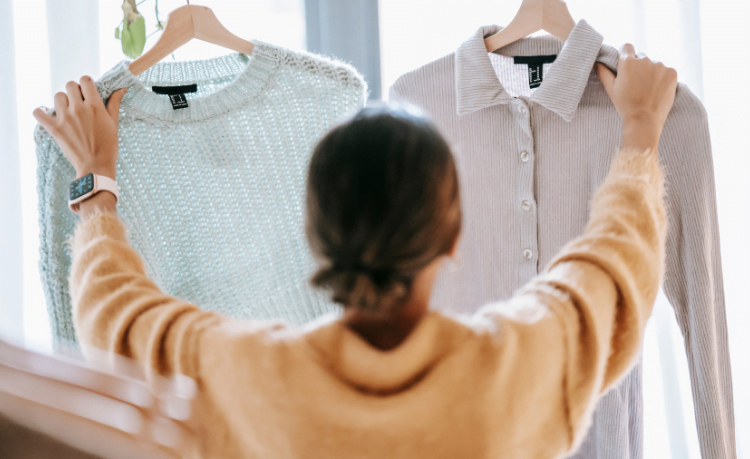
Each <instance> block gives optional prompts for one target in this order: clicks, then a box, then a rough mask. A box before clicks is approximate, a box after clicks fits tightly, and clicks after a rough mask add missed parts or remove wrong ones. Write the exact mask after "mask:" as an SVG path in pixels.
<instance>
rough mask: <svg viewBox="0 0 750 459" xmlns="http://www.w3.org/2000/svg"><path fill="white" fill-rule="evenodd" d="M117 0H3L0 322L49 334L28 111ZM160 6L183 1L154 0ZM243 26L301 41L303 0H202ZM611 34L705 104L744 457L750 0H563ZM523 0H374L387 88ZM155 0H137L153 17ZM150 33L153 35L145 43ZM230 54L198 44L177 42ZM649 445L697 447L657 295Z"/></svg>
mask: <svg viewBox="0 0 750 459" xmlns="http://www.w3.org/2000/svg"><path fill="white" fill-rule="evenodd" d="M121 3H122V2H121V0H66V1H61V0H0V45H1V46H0V87H2V88H3V90H2V91H0V145H2V146H1V147H0V334H2V335H3V336H15V337H16V338H20V337H23V338H24V339H25V340H26V342H27V343H28V344H30V345H35V346H41V347H49V346H50V342H51V341H50V336H49V326H48V319H47V314H46V309H45V303H44V296H43V294H42V290H41V285H40V284H39V274H38V269H37V261H38V258H39V257H38V224H37V218H38V214H37V194H36V158H35V155H34V144H33V141H32V138H31V134H32V131H33V129H34V126H35V121H34V119H33V118H32V116H31V112H32V110H33V109H34V108H35V107H37V106H39V105H47V106H49V105H51V104H52V95H53V94H54V92H57V91H60V90H62V89H63V86H64V83H65V82H66V81H68V80H70V79H74V78H78V77H79V76H81V75H83V74H90V75H92V76H94V77H97V76H99V75H101V73H103V72H104V71H106V70H107V69H109V68H111V67H112V66H113V65H114V64H115V63H117V62H118V61H119V60H121V59H123V58H124V56H123V55H122V53H121V51H120V49H119V43H118V42H117V41H116V40H115V39H114V28H115V26H117V24H118V23H119V21H120V20H121V19H122V12H121V10H120V4H121ZM159 3H160V7H161V11H162V19H164V16H166V14H164V13H165V12H168V11H170V10H171V9H173V8H175V7H177V6H180V5H182V4H184V2H183V1H181V0H161V1H160V2H159ZM200 3H202V4H205V5H208V6H210V7H212V8H213V9H214V11H215V12H216V13H217V15H218V16H219V18H220V19H221V20H222V22H223V23H225V25H226V26H227V27H228V28H229V29H230V30H232V31H233V32H235V33H237V34H238V35H240V36H243V37H246V38H258V39H261V40H265V41H268V42H272V43H275V44H279V45H282V46H288V47H291V48H304V44H305V43H304V37H305V28H304V9H303V3H304V2H303V1H302V0H254V1H252V2H248V1H243V0H235V1H230V0H201V2H200ZM567 3H568V5H569V7H570V10H571V12H572V14H573V16H574V17H576V18H585V19H586V20H587V21H588V22H589V23H591V24H592V25H593V26H594V27H595V28H596V29H597V30H598V31H599V32H601V33H602V34H603V35H604V38H605V42H606V43H609V44H612V45H619V44H621V43H624V42H626V41H629V42H632V43H634V44H635V46H636V48H638V49H639V50H643V51H645V52H646V53H648V54H649V55H650V56H651V57H653V58H655V59H659V60H662V61H664V62H665V63H667V64H668V65H671V66H673V67H675V68H677V70H678V72H679V74H680V80H681V81H682V82H684V83H686V84H688V86H690V88H691V90H693V92H695V93H696V94H697V95H698V96H699V97H700V98H701V99H702V100H703V102H704V104H705V106H706V109H707V110H708V114H709V122H710V127H711V136H712V143H713V151H714V166H715V171H716V184H717V185H716V186H717V195H718V208H719V223H720V230H721V242H722V257H723V265H724V283H725V292H726V305H727V317H728V322H729V339H730V346H731V354H732V369H733V375H734V398H735V416H736V428H737V432H736V433H737V442H738V450H739V455H740V458H742V459H750V359H749V358H748V357H747V352H748V351H750V334H748V333H745V331H744V330H743V327H745V326H747V325H750V308H749V307H748V305H749V304H750V282H748V280H747V278H748V277H749V276H748V274H750V270H749V269H748V268H747V267H746V260H748V259H750V238H748V237H747V235H748V234H750V204H749V202H750V180H748V179H747V176H748V173H749V172H750V151H749V150H750V149H749V148H748V147H747V141H746V139H745V138H744V137H745V136H744V134H745V132H747V131H748V129H749V127H750V115H748V113H750V112H749V111H748V109H747V107H750V94H749V93H748V91H747V90H746V89H745V88H744V85H743V81H744V80H745V79H746V76H747V75H748V74H750V61H749V60H748V59H747V58H746V56H747V54H748V53H747V46H748V44H750V28H748V27H747V26H746V24H747V22H748V21H749V20H750V2H747V0H703V1H701V2H699V1H698V0H607V1H601V0H569V1H568V2H567ZM519 4H520V0H508V1H500V0H460V1H458V0H380V30H381V57H382V69H383V75H382V80H383V84H384V90H385V91H384V94H387V89H388V87H389V86H390V84H391V83H392V82H393V81H394V80H395V79H396V78H397V77H398V76H400V75H401V74H403V73H404V72H406V71H409V70H411V69H414V68H416V67H419V66H421V65H422V64H425V63H427V62H429V61H431V60H433V59H436V58H439V57H441V56H444V55H445V54H448V53H450V52H452V51H454V50H455V49H456V48H457V47H458V45H459V44H460V43H461V42H462V41H464V40H465V39H466V38H467V37H469V36H470V35H471V34H472V33H473V32H474V31H475V30H476V28H477V27H479V26H480V25H483V24H489V23H497V24H506V23H507V22H509V21H510V19H511V18H512V17H513V15H514V14H515V12H516V10H517V8H518V5H519ZM153 7H154V0H147V1H146V2H145V3H143V5H141V6H140V9H141V11H142V12H143V13H144V15H145V16H146V22H147V26H148V31H149V32H152V31H153V30H154V25H155V20H154V16H153ZM157 37H158V34H157V35H155V36H153V37H151V38H150V39H149V41H148V42H147V45H146V46H147V47H148V46H151V45H152V44H153V42H154V40H155V39H156V38H157ZM223 53H225V51H224V50H222V49H221V48H218V47H214V46H210V45H202V44H199V43H193V44H189V45H187V46H186V47H185V48H183V49H181V50H180V51H178V52H177V53H175V58H177V59H198V58H206V57H211V56H213V55H217V54H223ZM644 346H645V347H644V357H645V368H644V379H645V392H646V395H645V397H646V400H645V401H646V410H647V411H646V415H647V416H646V420H645V423H646V457H647V458H659V459H663V458H669V457H671V458H673V459H682V458H691V459H693V458H695V459H697V458H698V457H699V452H698V451H699V450H698V440H697V434H696V430H695V420H694V417H693V407H692V400H691V397H690V390H691V389H690V383H689V378H688V371H687V362H686V358H685V353H684V351H683V349H684V348H683V343H682V337H681V334H680V332H679V329H677V326H676V323H675V320H674V315H673V313H672V312H671V308H670V307H669V305H668V304H666V302H665V300H664V299H663V297H662V298H660V301H659V305H658V306H657V309H656V311H655V313H654V318H653V319H652V321H651V323H650V325H649V329H648V331H647V336H646V342H645V344H644Z"/></svg>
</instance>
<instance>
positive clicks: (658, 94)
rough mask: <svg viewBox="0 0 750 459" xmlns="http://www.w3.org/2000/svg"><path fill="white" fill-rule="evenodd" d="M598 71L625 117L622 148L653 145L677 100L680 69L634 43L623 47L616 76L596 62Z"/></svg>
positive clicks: (621, 115) (642, 147) (654, 145)
mask: <svg viewBox="0 0 750 459" xmlns="http://www.w3.org/2000/svg"><path fill="white" fill-rule="evenodd" d="M596 71H597V73H598V74H599V79H600V80H601V81H602V84H603V85H604V89H605V90H606V91H607V94H609V98H610V99H611V100H612V103H613V104H614V105H615V108H616V109H617V112H618V113H619V114H620V117H622V120H623V142H622V146H623V148H627V147H637V148H639V149H649V148H651V149H653V150H654V151H656V150H657V149H658V146H659V137H660V136H661V131H662V128H663V127H664V123H665V122H666V120H667V115H668V114H669V111H670V110H671V108H672V104H673V103H674V98H675V92H676V89H677V72H676V71H675V69H673V68H669V67H667V66H665V65H664V64H662V63H661V62H654V61H652V60H651V59H649V58H648V57H646V56H645V55H644V54H642V53H638V55H636V52H635V49H634V48H633V45H631V44H629V43H627V44H625V45H623V46H622V48H620V62H619V64H618V68H617V77H615V75H614V74H613V73H612V72H611V71H610V70H609V69H608V68H607V67H605V66H604V65H602V64H600V63H597V64H596Z"/></svg>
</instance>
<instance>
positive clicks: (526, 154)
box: [521, 150, 531, 163]
mask: <svg viewBox="0 0 750 459" xmlns="http://www.w3.org/2000/svg"><path fill="white" fill-rule="evenodd" d="M530 157H531V155H529V152H528V151H526V150H524V151H522V152H521V161H523V162H525V163H528V162H529V158H530Z"/></svg>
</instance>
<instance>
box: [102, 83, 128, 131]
mask: <svg viewBox="0 0 750 459" xmlns="http://www.w3.org/2000/svg"><path fill="white" fill-rule="evenodd" d="M127 91H128V88H122V89H118V90H117V91H115V92H113V93H112V95H111V96H110V97H109V101H108V102H107V113H109V116H111V117H112V119H113V120H115V123H116V122H117V120H118V118H120V102H122V98H123V96H124V95H125V93H126V92H127Z"/></svg>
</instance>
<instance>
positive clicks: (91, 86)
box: [80, 76, 104, 107]
mask: <svg viewBox="0 0 750 459" xmlns="http://www.w3.org/2000/svg"><path fill="white" fill-rule="evenodd" d="M80 87H81V94H83V99H84V100H85V101H86V103H87V104H91V105H101V106H102V107H104V103H103V102H102V98H101V97H99V91H97V90H96V84H95V83H94V80H92V79H91V77H90V76H83V77H81V82H80Z"/></svg>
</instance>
